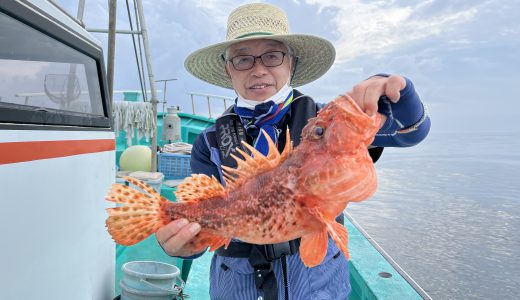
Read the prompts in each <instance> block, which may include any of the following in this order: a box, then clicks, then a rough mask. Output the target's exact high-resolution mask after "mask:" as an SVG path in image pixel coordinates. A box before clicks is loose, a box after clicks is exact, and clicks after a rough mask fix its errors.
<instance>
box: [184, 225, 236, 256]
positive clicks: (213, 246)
mask: <svg viewBox="0 0 520 300" xmlns="http://www.w3.org/2000/svg"><path fill="white" fill-rule="evenodd" d="M230 242H231V239H230V238H226V237H223V236H218V235H216V234H214V233H211V232H209V231H207V230H205V229H202V230H201V231H200V232H199V234H197V235H196V236H195V237H194V238H193V239H192V240H191V241H190V242H188V244H186V246H185V248H186V249H189V250H191V251H193V252H194V253H199V252H201V251H203V250H204V249H206V248H207V247H209V251H215V250H217V249H218V248H220V247H222V246H225V247H227V246H228V245H229V243H230Z"/></svg>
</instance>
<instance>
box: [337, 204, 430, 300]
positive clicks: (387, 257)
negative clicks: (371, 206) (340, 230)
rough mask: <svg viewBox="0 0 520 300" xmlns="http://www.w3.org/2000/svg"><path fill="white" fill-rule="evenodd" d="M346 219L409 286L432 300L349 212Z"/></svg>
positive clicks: (346, 213) (424, 297)
mask: <svg viewBox="0 0 520 300" xmlns="http://www.w3.org/2000/svg"><path fill="white" fill-rule="evenodd" d="M344 215H345V217H346V218H347V219H348V220H349V221H350V223H352V225H353V226H354V227H356V229H357V230H358V231H359V232H360V233H361V234H362V235H363V236H364V237H365V238H366V240H367V241H368V242H369V243H370V244H371V245H372V246H373V247H374V248H375V249H376V250H377V251H378V252H379V253H380V254H381V255H382V256H383V258H384V259H385V260H386V261H387V262H388V263H389V264H390V265H391V266H392V267H393V268H394V269H395V270H396V271H397V273H399V274H400V275H401V276H402V277H403V279H404V280H406V282H408V284H410V286H411V287H412V288H413V289H414V290H415V291H416V292H417V293H418V294H419V295H420V296H421V297H422V298H423V299H425V300H432V297H431V296H430V295H429V294H428V293H427V292H426V291H425V290H424V289H423V288H422V287H421V286H420V285H419V284H418V283H417V282H416V281H415V280H414V279H413V278H412V276H410V275H409V274H408V273H406V271H405V270H404V269H403V268H402V267H401V266H400V265H399V264H398V263H397V262H396V261H395V260H394V259H393V258H392V257H391V256H390V254H388V253H387V252H386V251H385V250H384V249H383V247H381V245H379V244H378V243H377V242H376V240H375V239H374V238H372V236H370V234H368V232H366V231H365V229H364V228H363V227H362V226H361V225H360V224H359V223H358V222H357V221H356V220H355V219H354V218H353V217H352V215H351V214H349V213H348V212H346V211H345V212H344Z"/></svg>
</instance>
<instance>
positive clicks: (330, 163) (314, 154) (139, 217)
mask: <svg viewBox="0 0 520 300" xmlns="http://www.w3.org/2000/svg"><path fill="white" fill-rule="evenodd" d="M380 122H381V116H380V115H379V114H376V115H375V116H373V117H369V116H368V115H366V114H364V113H363V112H362V111H361V109H360V108H359V107H358V106H357V105H356V104H355V102H354V101H353V100H352V99H351V98H350V97H348V96H344V95H341V96H338V97H337V98H336V99H335V100H334V101H332V102H330V103H329V104H328V105H327V106H325V107H324V108H323V109H322V110H321V111H320V112H319V113H318V116H317V117H316V118H312V119H310V120H309V122H308V124H307V125H306V126H305V128H304V129H303V131H302V139H301V142H300V144H299V146H298V147H296V148H295V149H293V147H292V142H288V143H287V144H286V145H285V148H284V150H283V151H282V153H279V152H278V150H277V147H276V145H275V144H274V143H273V142H272V141H271V140H270V138H269V136H268V135H266V134H265V133H263V134H264V135H265V137H266V138H267V140H268V144H269V153H268V154H267V156H264V155H262V154H261V153H260V152H258V151H257V150H256V149H254V148H253V147H252V146H250V145H247V144H245V143H244V147H246V148H247V149H248V150H249V152H250V153H246V152H244V151H242V150H241V149H237V152H238V153H239V154H240V156H235V159H236V161H237V167H236V168H229V167H225V166H223V170H224V177H225V181H226V185H225V186H223V185H221V184H220V182H219V181H218V180H217V179H215V178H214V177H212V178H210V177H208V176H206V175H203V174H193V175H192V176H191V177H189V178H186V179H185V180H184V181H183V182H182V183H181V184H180V185H179V186H178V190H177V192H176V197H177V199H178V201H179V202H177V203H173V202H170V201H168V200H167V199H165V198H163V197H161V196H160V195H158V194H157V193H156V192H155V191H154V190H153V189H152V188H150V187H148V186H146V185H145V184H144V183H142V182H140V181H138V180H135V179H133V178H126V179H127V180H128V181H130V182H132V183H134V184H136V185H137V186H139V187H140V188H141V189H142V190H144V191H145V193H140V192H138V191H135V190H130V189H129V188H124V189H123V188H121V186H120V185H114V186H113V188H112V190H111V191H110V192H109V194H108V196H107V200H109V201H114V202H118V203H123V204H125V205H126V206H125V207H117V208H110V209H108V213H109V218H108V219H107V227H108V231H109V232H110V233H111V235H112V237H113V238H114V240H115V241H116V242H117V243H120V244H123V245H129V244H135V243H137V242H139V241H140V240H142V239H144V238H146V237H147V236H148V235H150V234H152V233H154V232H155V231H157V229H159V228H160V227H161V226H164V225H166V224H168V223H169V222H170V221H172V220H175V219H179V218H186V219H188V220H189V221H190V222H198V223H200V224H201V227H202V229H201V231H200V233H199V234H198V235H197V236H196V237H195V238H194V239H193V240H192V241H191V242H190V243H188V244H187V246H186V247H188V248H191V249H192V250H193V251H197V252H198V251H202V250H204V249H205V248H207V247H210V250H216V249H218V248H219V247H222V246H227V245H228V244H229V242H230V240H231V239H232V238H234V239H239V240H241V241H244V242H248V243H253V244H271V243H279V242H283V241H288V240H292V239H295V238H299V237H301V239H302V240H301V244H300V256H301V257H302V261H303V262H304V264H305V265H306V266H309V267H312V266H316V265H318V264H319V263H321V261H322V260H323V257H324V256H325V254H326V249H327V242H328V236H331V237H332V238H333V240H334V241H335V242H336V244H337V245H338V247H339V249H340V250H341V251H343V252H344V253H345V255H347V257H348V250H347V240H348V237H347V232H346V229H345V227H344V226H342V225H340V224H338V223H337V222H335V218H336V216H338V215H339V214H340V213H342V212H343V210H344V209H345V208H346V206H347V204H348V203H349V202H352V201H361V200H364V199H366V198H368V197H369V196H371V195H372V194H373V193H374V192H375V190H376V188H377V177H376V173H375V169H374V165H373V162H372V159H371V158H370V156H369V154H368V151H367V147H368V146H369V145H370V143H371V142H372V141H373V138H374V136H375V133H376V132H377V130H378V129H379V125H380ZM286 134H287V138H286V140H287V141H290V140H291V139H290V135H289V130H287V133H286Z"/></svg>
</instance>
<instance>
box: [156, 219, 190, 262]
mask: <svg viewBox="0 0 520 300" xmlns="http://www.w3.org/2000/svg"><path fill="white" fill-rule="evenodd" d="M199 231H200V224H199V223H189V222H188V220H186V219H179V220H174V221H172V222H170V223H169V224H168V225H166V226H163V227H162V228H160V229H159V230H157V232H156V233H155V237H156V238H157V242H159V245H161V247H162V248H163V250H164V252H166V254H168V255H170V256H182V257H187V256H192V255H194V254H196V253H193V251H191V250H190V249H185V247H184V246H185V245H186V244H187V243H188V242H189V241H191V240H192V239H193V237H195V235H197V233H199Z"/></svg>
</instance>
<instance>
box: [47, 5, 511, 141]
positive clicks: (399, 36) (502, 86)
mask: <svg viewBox="0 0 520 300" xmlns="http://www.w3.org/2000/svg"><path fill="white" fill-rule="evenodd" d="M55 2H57V3H58V4H60V5H61V6H63V7H64V8H65V9H66V10H67V11H69V12H70V13H71V14H72V15H76V13H77V9H78V2H79V1H76V0H55ZM131 2H132V1H130V3H131ZM263 2H267V3H271V4H274V5H277V6H279V7H281V8H282V9H283V10H284V11H285V12H286V13H287V16H288V19H289V24H290V30H291V32H293V33H305V34H313V35H318V36H321V37H324V38H326V39H328V40H329V41H331V42H332V43H333V45H334V46H335V48H336V53H337V54H336V61H335V63H334V65H333V66H332V68H331V69H330V70H329V72H328V73H327V74H325V75H324V76H323V77H321V78H320V79H318V80H316V81H315V82H313V83H310V84H308V85H306V86H303V87H300V88H299V89H300V90H301V91H302V92H304V93H306V94H308V95H310V96H312V97H313V98H314V99H315V100H317V101H318V102H328V101H330V100H332V99H334V97H335V96H336V95H338V94H340V93H344V92H347V91H349V90H350V89H351V88H352V87H353V86H354V85H355V84H356V83H359V82H360V81H362V80H364V79H366V78H367V77H369V76H371V75H374V74H377V73H388V74H399V75H403V76H406V77H408V78H410V79H411V80H412V82H413V83H414V85H415V87H416V90H417V92H418V93H419V95H420V96H421V99H422V100H423V102H424V103H426V105H427V107H428V111H429V113H430V116H431V120H432V132H437V133H442V132H477V133H478V132H485V133H502V132H507V133H511V132H514V133H518V132H520V126H519V125H518V120H519V119H520V99H518V98H519V95H520V75H519V72H520V56H519V54H520V51H519V50H518V49H519V48H520V22H518V20H519V19H520V1H518V0H489V1H477V0H476V1H469V0H468V1H447V0H444V1H435V0H430V1H407V0H393V1H392V0H390V1H347V0H341V1H340V0H292V1H263ZM107 3H108V1H106V0H86V5H85V13H84V18H83V21H84V22H85V24H86V27H87V28H105V29H106V28H107V27H108V4H107ZM117 3H118V8H117V15H118V18H117V28H118V29H129V28H130V27H129V22H128V15H127V10H126V3H125V1H122V0H119V1H117ZM244 3H248V2H247V1H228V0H218V1H217V0H194V1H182V0H143V6H144V13H145V18H146V23H147V27H148V31H149V39H150V42H149V44H150V48H151V52H152V66H153V71H154V74H155V78H156V80H160V79H169V78H176V79H177V80H176V81H172V82H170V83H169V84H168V87H167V93H166V99H167V101H168V105H180V106H181V109H182V110H184V111H186V112H191V102H190V98H189V96H188V93H207V94H212V95H222V96H226V97H230V98H234V97H235V94H234V92H233V91H232V90H227V89H223V88H219V87H216V86H213V85H211V84H208V83H205V82H202V81H200V80H198V79H197V78H195V77H193V76H192V75H190V74H189V73H188V72H187V71H186V70H185V69H184V60H185V58H186V57H187V56H188V55H189V54H190V53H191V52H193V51H195V50H197V49H200V48H202V47H206V46H209V45H211V44H214V43H218V42H221V41H224V39H225V36H226V21H227V16H228V14H229V12H231V11H232V10H233V9H234V8H236V7H238V6H240V5H241V4H244ZM134 26H135V23H134ZM92 35H93V36H94V37H96V38H97V39H99V40H100V41H101V42H102V44H103V46H104V49H105V56H106V49H107V46H106V45H107V35H106V34H103V33H93V34H92ZM157 88H158V89H160V90H162V89H163V85H162V84H161V85H158V86H157ZM137 89H140V84H139V77H138V73H137V67H136V64H135V59H134V52H133V46H132V40H131V37H130V36H129V35H118V37H117V40H116V62H115V79H114V90H137ZM116 98H117V96H116ZM158 98H159V100H162V99H163V94H162V93H159V94H158ZM196 99H197V98H196ZM204 101H205V100H204V99H202V98H198V99H197V103H196V110H197V112H200V113H203V112H204V111H206V109H205V106H206V104H205V102H204Z"/></svg>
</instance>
